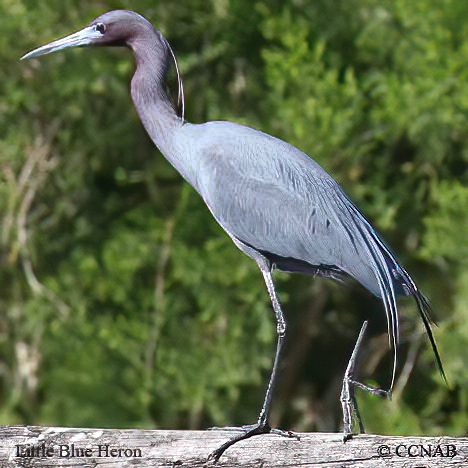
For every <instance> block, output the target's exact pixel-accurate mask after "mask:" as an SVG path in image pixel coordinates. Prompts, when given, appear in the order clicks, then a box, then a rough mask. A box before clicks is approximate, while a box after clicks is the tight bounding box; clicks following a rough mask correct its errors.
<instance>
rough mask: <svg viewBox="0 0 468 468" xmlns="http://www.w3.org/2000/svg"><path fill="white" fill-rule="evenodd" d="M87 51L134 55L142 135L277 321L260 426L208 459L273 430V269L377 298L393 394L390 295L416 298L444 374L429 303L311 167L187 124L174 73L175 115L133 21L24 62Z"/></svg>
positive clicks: (85, 34) (289, 152)
mask: <svg viewBox="0 0 468 468" xmlns="http://www.w3.org/2000/svg"><path fill="white" fill-rule="evenodd" d="M86 45H95V46H127V47H130V48H131V49H132V50H133V52H134V54H135V57H136V65H137V66H136V71H135V74H134V75H133V78H132V82H131V95H132V98H133V102H134V104H135V107H136V109H137V111H138V114H139V116H140V118H141V121H142V122H143V125H144V127H145V129H146V131H147V132H148V134H149V136H150V137H151V139H152V140H153V141H154V143H155V144H156V146H157V147H158V148H159V150H160V151H161V153H163V155H164V156H165V157H166V158H167V159H168V160H169V162H170V163H171V164H172V165H173V166H174V167H175V168H176V169H177V170H178V171H179V172H180V174H181V175H182V176H183V177H184V178H185V180H187V182H189V183H190V184H191V185H192V186H193V187H194V188H195V190H196V191H197V192H198V193H199V194H200V195H201V197H202V198H203V200H204V201H205V203H206V205H207V207H208V209H209V210H210V211H211V213H212V215H213V216H214V218H215V219H216V221H217V222H218V223H219V224H220V225H221V226H222V228H223V229H224V230H225V231H226V232H227V234H228V235H229V236H230V237H231V239H232V240H233V242H234V243H235V245H236V246H237V247H238V248H239V249H240V250H241V251H242V252H244V253H245V254H247V255H249V256H250V257H251V258H253V259H254V260H255V261H256V262H257V265H258V266H259V268H260V270H261V272H262V274H263V278H264V280H265V283H266V287H267V289H268V293H269V295H270V299H271V303H272V305H273V309H274V311H275V314H276V323H277V335H278V343H277V348H276V355H275V360H274V364H273V369H272V373H271V377H270V381H269V384H268V389H267V392H266V395H265V400H264V403H263V407H262V410H261V412H260V416H259V418H258V421H257V423H256V424H253V425H251V426H244V427H243V428H240V429H241V432H242V434H241V435H240V436H237V437H235V438H233V439H231V440H230V441H228V442H226V443H225V444H224V445H222V446H221V447H220V448H219V449H218V450H217V451H215V452H214V453H213V458H214V459H215V460H217V459H218V458H219V457H220V456H221V454H222V453H223V452H224V451H225V450H226V449H227V448H228V447H229V446H231V445H232V444H233V443H235V442H237V441H238V440H242V439H246V438H248V437H251V436H253V435H256V434H261V433H266V432H270V431H271V428H270V426H269V425H268V414H269V409H270V403H271V397H272V392H273V387H274V382H275V377H276V373H277V369H278V361H279V356H280V352H281V347H282V344H283V341H284V337H285V332H286V322H285V320H284V317H283V313H282V311H281V307H280V304H279V301H278V298H277V295H276V291H275V287H274V284H273V280H272V275H271V272H272V270H273V269H275V268H277V269H279V270H283V271H287V272H300V273H307V274H312V275H320V276H325V277H331V278H337V279H339V278H340V277H345V276H350V277H352V278H354V279H356V280H357V281H358V282H359V283H361V284H362V285H363V286H364V287H365V288H367V289H368V290H369V291H370V292H371V293H372V294H374V295H375V296H377V297H380V298H381V299H382V301H383V304H384V308H385V313H386V317H387V324H388V335H389V344H390V348H391V350H392V352H393V371H392V380H391V385H390V390H391V388H392V386H393V383H394V380H395V371H396V363H397V346H398V341H399V325H398V310H397V304H396V296H397V295H403V296H413V297H414V298H415V300H416V303H417V306H418V310H419V313H420V315H421V318H422V321H423V323H424V326H425V328H426V331H427V334H428V336H429V340H430V343H431V345H432V348H433V350H434V353H435V358H436V362H437V364H438V366H439V369H440V370H441V372H442V374H443V370H442V365H441V360H440V357H439V354H438V351H437V348H436V345H435V342H434V338H433V335H432V332H431V328H430V325H431V320H430V315H429V305H428V302H427V301H426V299H425V298H424V296H423V295H422V294H421V292H420V291H419V289H418V287H417V286H416V284H415V282H414V281H413V280H412V278H411V277H410V275H409V274H408V273H407V272H406V270H405V269H404V268H403V267H402V266H400V265H399V263H398V262H397V260H396V259H395V257H394V256H393V255H392V253H391V252H390V251H389V250H388V248H387V247H386V246H385V244H384V243H383V242H382V240H381V239H380V238H379V236H378V235H377V233H376V232H375V231H374V229H373V228H372V226H371V225H370V224H369V222H368V221H367V220H366V219H365V218H364V217H363V215H362V214H361V213H360V212H359V210H358V209H357V208H356V206H355V205H354V204H353V203H352V202H351V201H350V200H349V199H348V198H347V196H346V195H345V194H344V193H343V191H342V190H341V188H340V186H339V185H338V184H337V182H336V181H335V180H334V179H333V178H332V177H331V176H330V175H328V174H327V172H325V171H324V170H323V169H322V168H321V167H320V166H319V165H318V164H317V163H316V162H315V161H314V160H312V159H311V158H310V157H309V156H307V155H306V154H304V153H303V152H301V151H299V150H298V149H297V148H295V147H293V146H291V145H289V144H288V143H285V142H284V141H281V140H279V139H277V138H274V137H272V136H270V135H267V134H265V133H262V132H260V131H257V130H254V129H252V128H249V127H245V126H242V125H237V124H234V123H230V122H208V123H204V124H199V125H193V124H190V123H187V122H185V121H184V110H183V103H184V97H183V89H182V82H181V78H180V75H179V74H178V77H179V103H178V106H176V107H177V109H174V106H173V105H172V104H171V101H170V99H169V98H168V96H167V95H166V93H165V91H164V89H165V87H164V80H165V75H166V72H167V69H168V68H169V65H170V64H171V63H172V62H174V63H175V64H176V61H175V57H174V54H173V52H172V50H171V48H170V46H169V44H168V42H167V41H166V39H165V38H164V37H163V36H162V34H161V33H160V32H159V31H157V30H155V29H154V27H153V26H152V25H151V23H150V22H148V21H147V20H146V19H145V18H143V17H142V16H140V15H138V14H136V13H134V12H131V11H124V10H117V11H111V12H109V13H105V14H104V15H102V16H100V17H98V18H96V19H94V20H93V21H91V23H90V24H89V25H88V26H87V27H85V28H84V29H82V30H81V31H78V32H76V33H74V34H71V35H70V36H67V37H65V38H63V39H59V40H57V41H55V42H52V43H50V44H47V45H44V46H42V47H39V48H38V49H36V50H34V51H32V52H30V53H28V54H26V55H25V56H24V57H23V58H32V57H37V56H39V55H43V54H47V53H50V52H54V51H56V50H61V49H64V48H66V47H72V46H86ZM176 67H177V64H176ZM177 72H178V70H177ZM346 429H347V428H346V427H345V430H346ZM348 430H349V428H348Z"/></svg>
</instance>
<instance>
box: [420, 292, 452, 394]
mask: <svg viewBox="0 0 468 468" xmlns="http://www.w3.org/2000/svg"><path fill="white" fill-rule="evenodd" d="M413 296H414V298H415V299H416V303H417V304H418V310H419V315H420V316H421V319H422V321H423V324H424V328H425V329H426V333H427V336H428V338H429V342H430V343H431V348H432V352H433V353H434V358H435V362H436V365H437V368H438V369H439V372H440V375H441V376H442V378H443V379H444V381H445V383H446V384H447V385H448V381H447V376H446V375H445V371H444V366H443V365H442V359H441V358H440V354H439V350H438V349H437V344H436V342H435V339H434V334H433V333H432V327H431V325H436V323H435V321H434V320H433V319H432V315H431V312H432V308H431V305H430V304H429V301H428V300H427V298H426V297H425V296H424V295H423V294H422V293H421V292H419V291H418V290H416V292H415V294H413Z"/></svg>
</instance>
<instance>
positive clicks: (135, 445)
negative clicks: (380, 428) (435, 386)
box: [0, 426, 468, 468]
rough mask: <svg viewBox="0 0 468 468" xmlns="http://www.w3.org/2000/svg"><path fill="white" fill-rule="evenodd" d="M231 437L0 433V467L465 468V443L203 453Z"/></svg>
mask: <svg viewBox="0 0 468 468" xmlns="http://www.w3.org/2000/svg"><path fill="white" fill-rule="evenodd" d="M234 433H235V432H233V431H225V430H212V431H165V430H136V429H131V430H130V429H84V428H83V429H76V428H61V427H37V426H6V427H0V438H1V445H0V467H1V468H7V467H8V468H10V467H75V466H80V467H85V468H86V467H99V468H104V467H112V468H116V467H119V468H120V467H142V468H143V467H161V468H163V467H164V468H166V467H167V468H183V467H205V466H206V467H213V466H214V467H219V468H225V467H231V468H234V467H258V468H260V467H262V468H268V467H301V468H303V467H315V466H317V467H333V468H338V467H340V468H341V467H353V468H380V467H391V468H403V467H405V468H409V467H411V468H438V467H444V468H447V467H457V468H461V467H467V466H468V438H461V437H460V438H451V437H416V436H411V437H401V436H398V437H397V436H383V435H369V434H364V435H359V436H355V437H354V438H352V439H351V440H349V441H347V442H346V443H344V442H343V437H342V435H341V434H323V433H300V434H298V435H299V436H300V440H297V439H295V438H286V437H281V436H278V435H274V434H267V435H261V436H256V437H252V438H251V439H248V440H245V441H242V442H239V443H237V444H235V445H234V446H233V447H231V448H229V449H228V450H227V451H226V453H225V454H224V455H223V456H222V457H221V459H220V460H219V461H218V462H217V463H216V464H215V465H214V464H213V462H212V461H209V460H208V456H209V455H210V453H211V452H212V451H213V450H214V449H215V448H217V447H218V446H219V445H221V444H222V443H223V442H225V441H226V440H228V439H229V438H230V437H232V435H233V434H234Z"/></svg>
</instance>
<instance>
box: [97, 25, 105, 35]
mask: <svg viewBox="0 0 468 468" xmlns="http://www.w3.org/2000/svg"><path fill="white" fill-rule="evenodd" d="M94 29H95V30H96V31H98V32H100V33H101V34H104V33H105V32H106V25H105V24H104V23H97V24H96V25H95V26H94Z"/></svg>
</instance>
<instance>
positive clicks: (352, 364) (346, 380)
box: [340, 320, 390, 442]
mask: <svg viewBox="0 0 468 468" xmlns="http://www.w3.org/2000/svg"><path fill="white" fill-rule="evenodd" d="M366 328H367V320H366V321H365V322H364V323H363V324H362V327H361V331H360V332H359V336H358V338H357V340H356V344H355V345H354V349H353V352H352V354H351V357H350V358H349V362H348V366H347V367H346V372H345V375H344V377H343V386H342V388H341V396H340V401H341V407H342V409H343V441H344V442H346V441H347V440H349V439H350V438H351V437H352V436H353V426H354V421H355V420H356V421H357V424H358V425H359V433H363V432H364V425H363V424H362V420H361V415H360V414H359V409H358V406H357V401H356V397H355V395H354V387H359V388H361V389H363V390H366V391H368V392H370V393H373V394H374V395H379V396H386V397H388V396H389V395H390V393H389V392H388V391H386V390H383V389H381V388H375V387H370V386H369V385H365V384H363V383H361V382H358V381H356V380H354V371H355V368H356V361H357V358H358V355H359V350H360V347H361V344H362V340H363V339H364V334H365V332H366Z"/></svg>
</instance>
